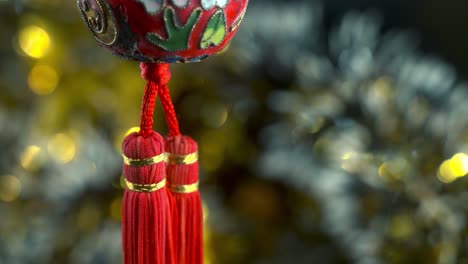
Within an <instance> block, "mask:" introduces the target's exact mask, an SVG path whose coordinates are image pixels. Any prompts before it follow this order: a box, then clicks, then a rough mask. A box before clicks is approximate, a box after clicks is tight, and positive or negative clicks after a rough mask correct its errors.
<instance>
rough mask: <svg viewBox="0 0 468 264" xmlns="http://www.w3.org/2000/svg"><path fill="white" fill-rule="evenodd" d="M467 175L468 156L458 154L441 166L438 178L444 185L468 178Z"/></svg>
mask: <svg viewBox="0 0 468 264" xmlns="http://www.w3.org/2000/svg"><path fill="white" fill-rule="evenodd" d="M467 174H468V155H467V154H465V153H458V154H455V155H454V156H453V157H452V158H451V159H449V160H446V161H444V162H443V163H442V165H440V168H439V173H438V175H437V177H438V178H439V180H440V181H441V182H443V183H451V182H453V181H455V180H456V179H458V178H461V177H464V176H466V175H467Z"/></svg>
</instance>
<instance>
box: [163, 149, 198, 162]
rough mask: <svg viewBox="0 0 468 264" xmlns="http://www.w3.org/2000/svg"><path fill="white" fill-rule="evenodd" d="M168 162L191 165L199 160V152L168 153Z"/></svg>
mask: <svg viewBox="0 0 468 264" xmlns="http://www.w3.org/2000/svg"><path fill="white" fill-rule="evenodd" d="M167 156H168V163H169V164H171V165H190V164H193V163H195V162H197V161H198V152H194V153H190V154H188V155H177V154H173V153H167Z"/></svg>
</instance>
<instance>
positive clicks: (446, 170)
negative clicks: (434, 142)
mask: <svg viewBox="0 0 468 264" xmlns="http://www.w3.org/2000/svg"><path fill="white" fill-rule="evenodd" d="M437 177H438V178H439V180H440V181H441V182H443V183H451V182H453V181H455V180H456V179H457V175H455V173H453V171H452V168H451V166H450V160H446V161H444V162H443V163H442V165H440V168H439V173H438V175H437Z"/></svg>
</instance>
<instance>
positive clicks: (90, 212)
mask: <svg viewBox="0 0 468 264" xmlns="http://www.w3.org/2000/svg"><path fill="white" fill-rule="evenodd" d="M100 220H101V211H100V210H99V208H98V207H96V206H95V205H93V204H87V205H85V206H83V207H82V208H81V209H80V211H79V212H78V216H77V217H76V221H77V223H76V224H77V226H78V228H79V229H81V230H84V231H90V230H93V229H94V228H95V227H96V226H97V225H98V224H99V222H100Z"/></svg>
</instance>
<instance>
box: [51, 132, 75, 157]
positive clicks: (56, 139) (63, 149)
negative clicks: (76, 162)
mask: <svg viewBox="0 0 468 264" xmlns="http://www.w3.org/2000/svg"><path fill="white" fill-rule="evenodd" d="M47 150H48V151H49V154H50V155H51V156H52V157H53V158H54V159H55V160H56V161H58V162H61V163H68V162H70V161H71V160H73V158H74V157H75V154H76V142H75V140H73V138H72V137H70V136H68V135H66V134H63V133H58V134H56V135H54V136H53V137H52V138H51V139H50V140H49V142H48V144H47Z"/></svg>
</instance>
